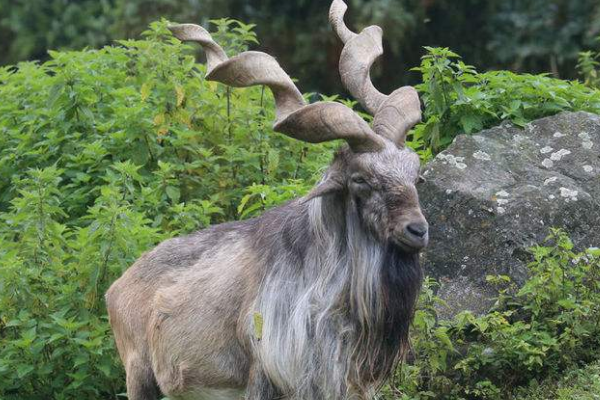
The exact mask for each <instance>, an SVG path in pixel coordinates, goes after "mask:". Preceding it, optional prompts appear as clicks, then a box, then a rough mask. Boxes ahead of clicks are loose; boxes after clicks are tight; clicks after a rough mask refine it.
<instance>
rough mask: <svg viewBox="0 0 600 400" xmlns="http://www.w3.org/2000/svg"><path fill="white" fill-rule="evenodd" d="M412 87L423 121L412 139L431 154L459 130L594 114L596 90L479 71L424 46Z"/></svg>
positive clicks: (599, 106)
mask: <svg viewBox="0 0 600 400" xmlns="http://www.w3.org/2000/svg"><path fill="white" fill-rule="evenodd" d="M426 49H427V51H428V53H427V54H426V55H425V56H424V57H423V60H422V63H421V66H420V67H418V68H414V70H415V71H419V72H420V73H421V74H422V76H423V83H421V84H420V85H418V86H417V89H418V90H419V92H420V93H421V98H422V100H423V102H424V103H425V112H424V121H425V122H424V123H423V124H420V125H418V126H417V127H416V129H415V131H414V140H415V142H417V143H418V145H419V146H420V148H422V149H424V150H425V149H431V150H432V152H433V153H434V154H435V153H437V152H438V151H440V150H443V149H444V148H445V147H446V146H448V144H450V143H451V142H452V140H453V139H454V138H455V137H456V136H457V135H458V134H460V133H474V132H478V131H480V130H482V129H486V128H490V127H492V126H496V125H499V124H500V122H502V121H511V122H512V123H514V124H515V125H518V126H524V125H525V124H526V123H528V122H530V121H532V120H534V119H538V118H541V117H546V116H549V115H553V114H556V113H559V112H561V111H588V112H592V113H596V114H598V113H600V91H598V90H594V89H592V88H589V87H587V86H585V85H583V84H581V83H579V82H570V81H564V80H560V79H554V78H550V77H548V76H545V75H528V74H515V73H512V72H510V71H490V72H485V73H479V72H477V71H476V70H475V68H474V67H472V66H470V65H466V64H465V63H464V62H463V61H461V60H460V56H458V55H457V54H455V53H453V52H452V51H450V50H449V49H441V48H430V47H427V48H426Z"/></svg>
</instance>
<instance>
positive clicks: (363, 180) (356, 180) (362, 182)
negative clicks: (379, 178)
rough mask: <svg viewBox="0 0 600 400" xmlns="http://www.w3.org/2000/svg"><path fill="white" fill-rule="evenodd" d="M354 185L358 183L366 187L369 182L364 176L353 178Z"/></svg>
mask: <svg viewBox="0 0 600 400" xmlns="http://www.w3.org/2000/svg"><path fill="white" fill-rule="evenodd" d="M352 183H356V184H358V185H364V184H366V183H367V181H366V180H365V178H363V177H362V176H353V177H352Z"/></svg>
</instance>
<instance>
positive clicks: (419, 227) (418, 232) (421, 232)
mask: <svg viewBox="0 0 600 400" xmlns="http://www.w3.org/2000/svg"><path fill="white" fill-rule="evenodd" d="M406 230H407V231H408V233H410V234H411V235H414V236H416V237H420V238H422V237H423V236H425V235H426V234H427V224H422V223H416V224H408V225H407V226H406Z"/></svg>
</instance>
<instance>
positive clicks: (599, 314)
mask: <svg viewBox="0 0 600 400" xmlns="http://www.w3.org/2000/svg"><path fill="white" fill-rule="evenodd" d="M531 251H532V255H533V258H534V261H533V262H532V263H531V264H530V265H529V268H530V272H531V274H530V278H529V279H528V280H527V282H526V283H525V284H524V285H523V286H522V287H521V288H517V287H515V286H514V285H513V284H512V283H511V282H510V279H509V278H508V277H504V276H500V277H489V278H488V279H490V280H491V281H493V282H494V283H497V284H498V285H499V287H500V291H499V296H498V299H497V302H496V305H495V307H494V309H493V310H492V311H491V312H490V313H488V314H485V315H482V316H475V315H473V314H472V313H470V312H462V313H459V314H458V315H457V316H456V317H455V318H454V319H453V320H451V321H440V320H438V318H437V313H436V310H437V309H438V307H443V302H442V301H441V300H440V299H439V298H437V297H436V296H435V295H434V290H433V289H434V287H435V285H436V284H435V282H434V281H432V280H427V281H426V284H425V288H424V290H423V292H422V294H421V299H420V304H419V306H418V309H417V311H416V314H415V321H414V325H413V333H412V335H413V349H412V360H410V362H408V363H407V364H405V365H403V366H402V367H401V368H400V369H399V370H398V373H397V377H396V378H397V382H398V383H397V384H395V385H392V386H390V387H389V388H387V389H386V392H385V393H386V394H387V397H385V398H389V399H426V398H436V399H505V398H507V394H508V393H510V392H511V391H513V390H514V389H515V388H516V387H519V386H524V385H528V384H529V383H530V382H532V381H536V380H537V381H540V380H542V379H544V378H546V377H548V376H557V375H559V374H560V372H562V371H563V370H564V369H566V368H568V367H573V366H574V365H576V364H577V363H580V362H585V361H591V360H594V359H597V358H598V351H599V350H600V279H599V278H600V250H598V249H589V250H587V251H585V252H581V253H578V252H574V251H573V244H572V243H571V241H570V240H569V238H568V237H567V235H566V234H565V233H564V232H561V231H559V230H554V231H553V234H552V235H551V236H550V237H549V238H548V239H547V243H545V244H544V245H542V246H537V247H534V248H533V249H531Z"/></svg>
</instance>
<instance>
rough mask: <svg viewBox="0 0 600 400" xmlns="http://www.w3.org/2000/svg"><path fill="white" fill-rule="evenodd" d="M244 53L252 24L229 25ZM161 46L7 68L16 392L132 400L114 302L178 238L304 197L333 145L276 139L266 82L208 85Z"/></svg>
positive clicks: (3, 197)
mask: <svg viewBox="0 0 600 400" xmlns="http://www.w3.org/2000/svg"><path fill="white" fill-rule="evenodd" d="M215 23H216V25H217V28H218V33H217V34H216V36H217V38H218V39H219V41H220V42H221V43H225V44H226V46H227V48H228V49H229V50H231V51H233V52H239V51H241V50H243V49H244V48H245V46H246V44H247V43H248V42H250V41H255V40H256V39H255V37H254V34H253V32H252V30H251V26H247V25H244V24H241V23H238V22H235V21H232V20H219V21H215ZM145 36H146V39H145V40H128V41H122V42H119V45H118V46H114V47H106V48H104V49H102V50H87V51H81V52H51V53H50V54H51V57H52V59H51V60H50V61H48V62H46V63H44V64H42V65H38V64H36V63H21V64H19V65H17V66H16V67H6V68H2V69H0V83H1V85H0V98H1V99H2V100H3V101H2V102H1V103H0V310H2V313H1V315H0V397H1V398H9V399H10V398H14V399H17V398H18V399H49V398H55V399H81V398H108V397H112V398H114V397H115V396H116V395H117V394H119V393H122V392H123V391H124V387H123V385H124V379H123V371H122V369H121V367H120V365H119V362H118V360H117V357H116V352H115V349H114V345H113V341H112V338H111V334H110V331H109V326H108V323H107V319H106V314H105V306H104V303H103V298H102V295H103V293H104V292H105V290H106V289H107V287H108V285H109V284H110V283H111V282H112V281H113V280H114V279H116V278H117V277H118V276H119V275H120V274H121V273H122V272H123V271H124V270H125V268H127V267H128V266H129V265H130V264H131V263H132V262H133V261H134V260H135V259H136V258H137V257H139V255H140V254H141V253H142V252H143V251H146V250H148V249H150V248H152V247H153V245H155V244H156V243H158V242H159V241H160V240H162V239H165V238H167V237H171V236H175V235H178V234H184V233H187V232H191V231H194V230H197V229H200V228H202V227H206V226H207V225H209V224H213V223H218V222H222V221H225V220H232V219H236V218H239V217H240V216H243V217H248V216H252V215H255V214H257V213H259V212H260V211H261V210H263V209H264V208H265V207H267V206H270V205H272V204H275V203H280V202H283V201H285V200H287V199H289V198H292V197H295V196H297V195H300V194H302V193H304V192H305V191H306V190H307V189H308V188H309V185H310V182H311V180H312V179H313V177H315V178H316V177H317V176H318V172H320V170H321V168H322V167H323V165H325V164H326V161H327V159H328V158H329V157H330V155H331V149H332V148H334V147H335V145H334V144H333V145H332V144H329V145H323V146H311V151H309V148H308V146H306V145H305V144H303V143H300V142H298V141H294V140H291V139H288V138H286V137H285V136H283V135H280V134H274V133H273V132H272V130H271V128H270V126H271V123H272V121H273V119H274V113H273V100H272V97H271V94H270V92H269V91H268V90H266V91H265V90H263V89H261V88H260V87H256V88H251V89H247V90H231V89H228V88H226V87H224V86H223V85H218V84H215V83H208V82H206V81H204V80H203V78H202V77H203V75H204V71H205V69H204V67H203V66H202V65H198V64H196V63H195V60H194V57H193V56H192V55H191V54H192V52H191V49H190V48H189V47H187V46H183V45H181V43H180V42H179V41H177V40H176V39H174V38H172V37H171V35H170V33H169V31H168V30H167V29H166V22H161V23H155V24H153V25H152V27H151V29H150V30H149V31H147V32H146V33H145Z"/></svg>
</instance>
